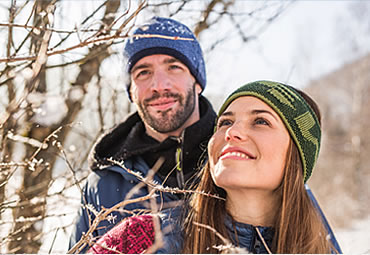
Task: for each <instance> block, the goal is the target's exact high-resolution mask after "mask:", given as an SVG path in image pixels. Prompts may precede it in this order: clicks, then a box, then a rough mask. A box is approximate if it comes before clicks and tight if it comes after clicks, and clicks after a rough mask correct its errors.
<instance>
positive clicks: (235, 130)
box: [225, 123, 246, 141]
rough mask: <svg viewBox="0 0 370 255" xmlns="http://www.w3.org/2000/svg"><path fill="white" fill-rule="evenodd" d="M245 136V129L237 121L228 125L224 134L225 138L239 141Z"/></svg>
mask: <svg viewBox="0 0 370 255" xmlns="http://www.w3.org/2000/svg"><path fill="white" fill-rule="evenodd" d="M245 138H246V130H245V127H242V125H240V124H238V123H234V124H233V125H232V126H231V127H229V128H228V129H227V131H226V134H225V140H226V141H230V140H235V141H240V140H244V139H245Z"/></svg>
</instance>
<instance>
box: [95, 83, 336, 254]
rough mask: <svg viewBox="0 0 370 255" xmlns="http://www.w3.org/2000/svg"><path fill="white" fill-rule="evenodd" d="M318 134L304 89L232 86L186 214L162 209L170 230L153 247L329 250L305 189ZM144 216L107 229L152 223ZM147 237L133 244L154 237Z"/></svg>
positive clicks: (317, 117)
mask: <svg viewBox="0 0 370 255" xmlns="http://www.w3.org/2000/svg"><path fill="white" fill-rule="evenodd" d="M320 140H321V127H320V112H319V110H318V107H317V105H316V104H315V103H314V101H313V100H312V99H311V98H309V97H308V96H307V95H306V94H304V93H303V92H301V91H298V90H297V89H294V88H293V87H290V86H288V85H285V84H281V83H277V82H270V81H258V82H253V83H249V84H246V85H244V86H242V87H240V88H239V89H237V90H236V91H234V92H233V93H232V94H231V95H230V96H229V97H228V98H227V99H226V101H225V102H224V104H223V105H222V107H221V109H220V111H219V114H218V119H217V125H216V127H215V133H214V135H213V136H212V138H211V140H210V141H209V144H208V157H209V160H208V162H207V165H206V166H205V168H204V169H203V170H202V171H201V173H200V183H199V184H198V185H197V187H196V192H195V193H193V194H192V195H191V197H190V199H189V202H188V206H187V209H186V210H185V211H186V213H185V214H183V215H185V216H186V217H185V218H184V220H181V221H180V223H178V222H177V221H176V220H174V218H175V217H170V216H168V213H167V214H166V217H162V221H161V222H162V229H164V226H166V225H172V227H173V231H171V232H168V233H165V236H164V246H163V248H162V249H160V250H159V252H163V253H218V252H220V249H221V250H222V246H220V245H223V244H225V240H226V242H230V243H232V244H233V245H234V246H238V247H242V248H245V249H246V250H247V251H249V252H252V253H271V252H272V253H330V252H336V249H335V248H334V247H333V245H332V243H331V242H330V241H328V234H327V231H326V229H325V227H324V225H323V224H322V222H321V220H320V217H319V216H318V213H317V210H316V209H315V207H314V206H313V204H312V202H311V200H310V199H309V197H308V195H307V192H306V190H305V187H304V184H305V183H306V182H307V180H308V179H309V177H310V176H311V174H312V171H313V168H314V165H315V163H316V161H317V157H318V153H319V149H320ZM207 193H209V194H215V195H217V196H219V197H220V198H219V199H217V198H214V197H211V196H207V195H204V194H207ZM175 211H176V210H175ZM171 213H173V211H172V212H171ZM145 217H148V216H140V217H138V218H135V219H136V220H137V222H139V223H137V222H135V223H134V224H128V223H127V222H128V221H126V223H125V224H126V227H125V228H124V229H121V230H120V231H118V232H117V231H113V232H112V233H116V235H117V236H118V237H119V236H122V233H124V234H126V235H127V233H128V232H132V230H133V229H136V228H137V227H138V226H142V225H143V224H144V225H145V226H152V224H153V223H152V221H150V220H149V221H148V218H145ZM148 222H149V223H148ZM120 225H121V226H122V225H123V224H120ZM113 230H114V229H113ZM117 233H118V234H117ZM108 234H109V233H108ZM220 236H221V237H220ZM111 237H112V234H111ZM138 237H141V238H142V235H141V234H140V235H138ZM222 237H223V238H224V239H225V240H224V239H223V238H222ZM103 239H104V237H103ZM148 239H150V240H151V242H150V244H148V245H147V246H145V247H144V248H142V247H141V248H140V249H143V250H145V249H146V248H148V247H149V246H150V245H151V244H152V241H153V240H154V235H152V236H151V237H150V238H148ZM329 239H330V238H329ZM146 240H147V239H146ZM99 242H100V244H101V243H102V241H99ZM99 242H98V244H97V245H98V246H99ZM105 244H106V241H105ZM96 247H97V246H95V249H97V248H96ZM220 247H221V248H220ZM126 248H127V247H126ZM143 250H140V251H138V250H135V251H132V252H135V253H137V252H141V251H143ZM92 251H94V248H93V250H92ZM95 251H96V252H102V250H95ZM122 251H123V250H122ZM124 251H125V252H130V249H128V250H127V249H126V250H124Z"/></svg>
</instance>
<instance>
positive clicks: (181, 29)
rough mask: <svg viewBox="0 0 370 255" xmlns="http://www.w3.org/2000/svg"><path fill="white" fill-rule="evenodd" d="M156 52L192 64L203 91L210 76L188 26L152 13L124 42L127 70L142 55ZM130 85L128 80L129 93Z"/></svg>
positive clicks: (192, 72) (194, 74)
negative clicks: (153, 15)
mask: <svg viewBox="0 0 370 255" xmlns="http://www.w3.org/2000/svg"><path fill="white" fill-rule="evenodd" d="M154 54H165V55H170V56H172V57H174V58H176V59H178V60H180V61H181V62H182V63H184V64H185V65H186V66H187V67H188V68H189V71H190V73H191V74H192V75H193V76H194V78H195V79H196V81H197V82H198V83H199V85H200V86H201V87H202V91H203V90H204V88H205V87H206V82H207V80H206V67H205V64H204V59H203V54H202V49H201V48H200V45H199V43H198V41H197V39H196V38H195V36H194V34H193V32H192V31H191V30H190V29H189V28H188V27H187V26H185V25H184V24H181V23H180V22H178V21H176V20H173V19H169V18H161V17H153V18H151V19H150V20H149V22H147V23H145V24H144V25H142V26H140V27H139V28H138V29H136V30H135V31H134V34H133V36H132V38H130V39H128V40H127V42H126V45H125V49H124V56H125V57H126V58H127V59H128V61H127V69H126V71H127V72H128V73H130V72H131V69H132V67H133V66H134V65H135V64H136V63H137V62H138V61H139V60H140V59H142V58H143V57H146V56H150V55H154ZM130 85H131V83H130V82H129V83H128V84H127V93H128V95H129V97H130Z"/></svg>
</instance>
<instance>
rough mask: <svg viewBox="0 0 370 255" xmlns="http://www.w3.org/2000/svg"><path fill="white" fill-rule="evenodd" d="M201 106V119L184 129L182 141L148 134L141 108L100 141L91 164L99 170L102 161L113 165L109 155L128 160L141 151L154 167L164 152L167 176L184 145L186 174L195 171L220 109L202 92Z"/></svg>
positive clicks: (92, 155) (93, 152)
mask: <svg viewBox="0 0 370 255" xmlns="http://www.w3.org/2000/svg"><path fill="white" fill-rule="evenodd" d="M199 106H200V120H199V121H197V122H196V123H194V124H193V125H191V126H189V127H187V128H186V129H185V130H184V132H183V134H182V139H181V140H183V142H182V143H181V142H180V139H178V138H176V137H168V138H167V139H165V140H164V141H163V142H161V143H160V142H158V141H157V140H155V139H154V138H152V137H150V136H148V135H147V134H146V132H145V127H144V123H143V122H142V121H141V119H140V117H139V115H138V113H137V112H136V113H134V114H132V115H130V116H129V117H128V118H127V119H126V120H125V121H124V122H122V123H121V124H119V125H118V126H117V127H116V128H114V129H113V130H112V131H110V132H109V133H107V134H105V135H104V136H103V137H102V138H101V139H100V141H98V142H97V144H96V146H95V148H94V149H93V151H92V154H91V155H90V167H91V168H92V169H93V170H97V169H99V166H100V165H110V163H109V162H107V159H108V158H113V159H116V160H125V159H129V158H130V157H132V156H138V155H140V156H142V157H143V158H144V160H145V161H146V162H147V164H148V166H149V167H152V166H153V164H154V163H155V161H156V160H157V159H158V158H159V156H164V157H165V158H166V161H165V164H164V165H162V167H161V168H160V170H159V175H161V176H162V177H165V176H166V175H167V174H168V173H169V172H170V171H171V170H172V169H173V168H174V167H175V164H176V163H175V152H176V149H177V148H178V147H179V146H180V147H181V149H182V153H183V161H182V163H183V166H182V167H183V171H184V174H185V176H186V177H188V176H191V175H193V173H194V172H195V171H196V170H198V169H199V166H200V159H201V156H202V155H203V154H204V153H205V151H206V148H207V143H208V140H209V138H210V137H211V136H212V134H213V125H214V123H215V118H216V113H215V112H214V110H213V108H212V106H211V104H210V103H209V101H208V100H207V99H206V98H205V97H203V96H200V98H199ZM171 186H172V185H171Z"/></svg>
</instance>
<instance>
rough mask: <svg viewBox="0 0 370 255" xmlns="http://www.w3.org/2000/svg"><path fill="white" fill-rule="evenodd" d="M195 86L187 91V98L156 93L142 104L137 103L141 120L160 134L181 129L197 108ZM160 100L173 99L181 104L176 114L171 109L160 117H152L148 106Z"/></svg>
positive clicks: (162, 112)
mask: <svg viewBox="0 0 370 255" xmlns="http://www.w3.org/2000/svg"><path fill="white" fill-rule="evenodd" d="M195 95H196V91H195V84H194V85H193V86H192V87H191V88H189V89H188V90H187V91H186V94H185V96H182V95H180V94H177V93H170V92H166V93H162V94H160V93H158V92H155V93H154V94H153V95H152V97H150V98H148V99H145V100H144V101H143V102H142V103H141V102H137V106H138V112H139V115H140V117H141V119H142V120H143V121H144V122H145V123H146V124H147V125H149V126H150V127H151V128H153V129H154V130H155V131H157V132H159V133H168V132H173V131H175V130H177V129H179V128H180V127H181V126H182V125H183V124H184V123H185V122H186V120H187V119H188V118H189V117H190V116H191V114H192V113H193V112H194V108H195ZM158 98H173V99H175V100H177V102H178V103H179V108H178V109H177V110H176V112H175V113H172V111H173V109H172V108H170V109H168V110H165V111H160V112H158V113H160V116H159V117H158V116H152V115H151V114H150V113H149V111H148V104H150V102H151V101H153V100H156V99H158Z"/></svg>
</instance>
